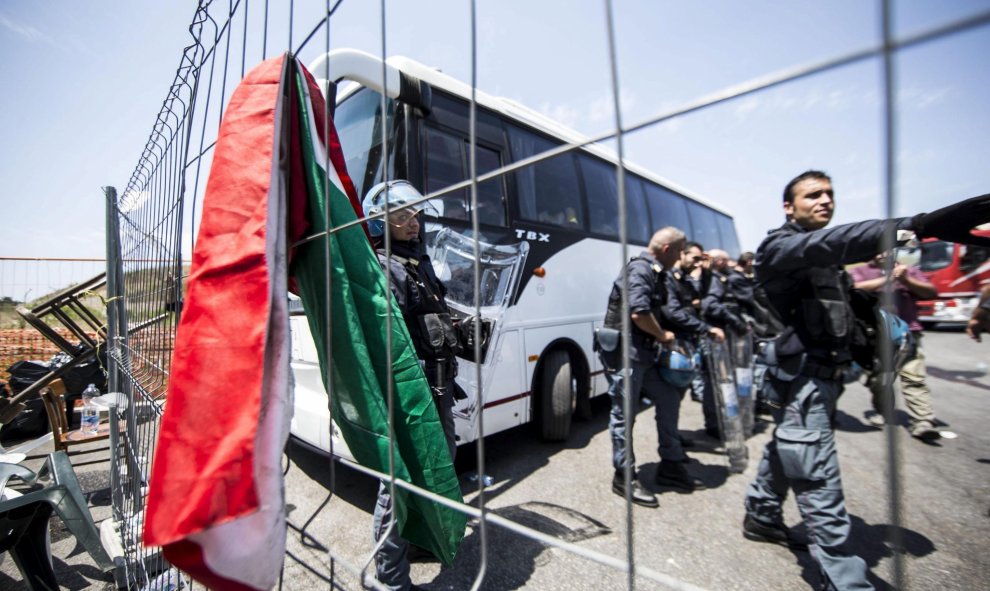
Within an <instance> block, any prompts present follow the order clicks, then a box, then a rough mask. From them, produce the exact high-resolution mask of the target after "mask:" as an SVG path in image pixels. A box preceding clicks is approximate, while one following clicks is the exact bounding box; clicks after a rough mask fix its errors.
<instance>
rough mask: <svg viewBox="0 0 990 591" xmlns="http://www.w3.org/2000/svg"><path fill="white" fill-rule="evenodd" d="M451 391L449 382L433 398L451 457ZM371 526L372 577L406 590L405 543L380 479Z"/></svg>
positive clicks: (398, 590)
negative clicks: (372, 543)
mask: <svg viewBox="0 0 990 591" xmlns="http://www.w3.org/2000/svg"><path fill="white" fill-rule="evenodd" d="M453 391H454V390H453V384H452V383H451V384H449V387H448V388H447V390H446V393H444V395H443V396H434V397H433V401H434V402H435V403H436V407H437V413H438V414H439V415H440V424H441V425H442V426H443V434H444V437H446V438H447V447H448V448H449V449H450V457H451V459H454V457H455V455H456V453H457V441H456V439H455V438H454V396H453ZM372 527H373V530H374V531H373V535H374V540H375V544H378V543H379V542H381V546H380V547H379V548H378V551H377V552H376V553H375V576H376V577H377V578H378V581H379V582H380V583H381V584H382V585H384V586H385V588H386V589H390V590H391V591H405V590H406V589H409V587H410V586H411V585H412V580H411V579H410V578H409V557H408V552H409V542H407V541H406V540H405V539H403V538H402V536H400V535H399V524H398V523H395V517H394V514H393V513H392V493H391V491H390V490H389V484H388V482H386V481H382V482H381V484H379V486H378V502H377V503H375V514H374V519H373V521H372ZM383 539H384V541H383V542H382V540H383Z"/></svg>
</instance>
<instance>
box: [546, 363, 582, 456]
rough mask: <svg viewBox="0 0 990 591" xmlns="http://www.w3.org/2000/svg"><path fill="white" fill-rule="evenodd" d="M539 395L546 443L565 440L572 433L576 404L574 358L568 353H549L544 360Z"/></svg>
mask: <svg viewBox="0 0 990 591" xmlns="http://www.w3.org/2000/svg"><path fill="white" fill-rule="evenodd" d="M540 377H541V380H540V384H541V392H540V411H541V412H540V433H541V434H542V436H543V439H544V440H546V441H564V440H565V439H567V435H568V434H569V433H570V432H571V416H572V415H573V414H574V405H575V403H576V401H577V396H576V394H577V387H576V386H577V384H576V382H575V380H574V379H572V374H571V358H570V357H569V356H568V355H567V352H566V351H563V350H560V349H558V350H556V351H550V352H549V353H548V354H547V356H546V359H544V360H543V368H542V374H541V376H540Z"/></svg>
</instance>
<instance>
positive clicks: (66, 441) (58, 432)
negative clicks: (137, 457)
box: [39, 379, 110, 452]
mask: <svg viewBox="0 0 990 591" xmlns="http://www.w3.org/2000/svg"><path fill="white" fill-rule="evenodd" d="M39 395H40V396H41V401H42V402H43V403H44V404H45V412H46V413H48V424H49V425H51V428H52V443H53V445H54V446H55V451H65V452H67V451H68V450H69V447H70V446H73V445H79V444H80V443H89V442H90V441H99V440H101V439H109V438H110V425H109V424H108V423H100V425H99V427H97V431H96V433H86V432H85V431H83V430H82V429H70V428H69V419H68V415H67V414H66V412H65V398H64V396H65V384H64V383H63V382H62V380H60V379H59V380H55V381H53V382H51V383H50V384H48V387H47V388H45V389H43V390H41V392H40V393H39ZM93 451H97V450H93Z"/></svg>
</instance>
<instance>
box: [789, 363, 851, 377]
mask: <svg viewBox="0 0 990 591" xmlns="http://www.w3.org/2000/svg"><path fill="white" fill-rule="evenodd" d="M848 369H849V365H848V364H845V363H840V364H821V363H816V362H814V361H812V360H811V359H806V360H805V362H804V365H803V366H802V367H801V375H803V376H808V377H809V378H818V379H820V380H841V379H842V378H843V376H844V375H845V372H846V371H847V370H848Z"/></svg>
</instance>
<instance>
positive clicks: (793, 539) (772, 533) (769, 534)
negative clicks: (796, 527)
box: [743, 513, 808, 550]
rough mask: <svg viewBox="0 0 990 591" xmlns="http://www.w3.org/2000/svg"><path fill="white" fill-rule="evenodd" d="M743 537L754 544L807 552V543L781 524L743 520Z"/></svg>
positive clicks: (747, 516) (747, 515) (751, 519)
mask: <svg viewBox="0 0 990 591" xmlns="http://www.w3.org/2000/svg"><path fill="white" fill-rule="evenodd" d="M743 537H744V538H746V539H747V540H752V541H754V542H767V543H768V544H780V545H781V546H787V547H788V548H793V549H795V550H807V549H808V542H807V541H806V540H802V539H801V538H799V537H797V536H795V535H794V534H793V533H792V532H791V530H789V529H787V526H785V525H784V524H783V523H779V524H776V525H768V524H766V523H763V522H762V521H757V520H756V519H754V518H752V517H750V515H749V514H748V513H747V514H746V518H745V519H743Z"/></svg>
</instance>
